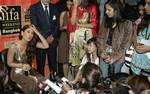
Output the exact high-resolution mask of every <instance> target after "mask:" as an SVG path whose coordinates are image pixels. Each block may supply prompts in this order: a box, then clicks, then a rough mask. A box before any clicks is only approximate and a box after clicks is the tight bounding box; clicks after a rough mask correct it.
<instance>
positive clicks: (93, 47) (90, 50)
mask: <svg viewBox="0 0 150 94" xmlns="http://www.w3.org/2000/svg"><path fill="white" fill-rule="evenodd" d="M96 51H97V48H96V45H95V44H94V43H93V42H91V43H89V44H88V45H87V52H88V53H89V54H92V53H94V52H96Z"/></svg>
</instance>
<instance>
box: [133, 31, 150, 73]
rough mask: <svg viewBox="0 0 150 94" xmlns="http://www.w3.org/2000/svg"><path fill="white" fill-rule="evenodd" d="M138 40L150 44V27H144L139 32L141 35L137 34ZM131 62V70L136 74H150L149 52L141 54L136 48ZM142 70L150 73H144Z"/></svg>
mask: <svg viewBox="0 0 150 94" xmlns="http://www.w3.org/2000/svg"><path fill="white" fill-rule="evenodd" d="M146 34H147V36H148V37H147V38H146V37H145V35H146ZM146 41H147V44H146ZM137 42H138V43H142V44H145V45H147V46H150V28H148V29H144V30H143V31H142V32H140V33H139V35H138V36H137ZM149 53H150V52H149ZM131 63H132V64H131V70H132V71H133V72H134V73H135V74H137V75H145V76H150V58H149V56H148V53H142V54H139V53H137V52H136V51H135V50H134V52H133V54H132V61H131ZM142 70H144V71H147V72H149V73H148V74H147V73H142Z"/></svg>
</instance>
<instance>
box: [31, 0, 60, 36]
mask: <svg viewBox="0 0 150 94" xmlns="http://www.w3.org/2000/svg"><path fill="white" fill-rule="evenodd" d="M59 15H60V10H59V8H58V7H57V6H56V5H52V4H49V18H48V19H47V17H46V14H45V12H44V9H43V7H42V4H41V2H38V3H36V4H33V5H32V6H31V7H30V20H31V23H32V24H34V25H35V26H36V27H37V29H38V30H39V32H40V33H41V34H42V35H43V36H44V37H45V38H47V37H48V36H49V35H51V34H52V35H53V37H57V36H58V29H59Z"/></svg>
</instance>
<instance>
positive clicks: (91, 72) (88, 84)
mask: <svg viewBox="0 0 150 94" xmlns="http://www.w3.org/2000/svg"><path fill="white" fill-rule="evenodd" d="M100 77H101V74H100V70H99V67H98V66H97V65H96V64H93V63H91V62H87V63H86V64H85V65H84V66H83V68H82V69H81V70H80V76H79V79H78V81H79V89H76V90H71V89H70V87H68V85H67V84H64V85H63V89H64V91H65V92H66V93H65V94H100V91H99V90H98V89H97V86H98V83H99V81H100Z"/></svg>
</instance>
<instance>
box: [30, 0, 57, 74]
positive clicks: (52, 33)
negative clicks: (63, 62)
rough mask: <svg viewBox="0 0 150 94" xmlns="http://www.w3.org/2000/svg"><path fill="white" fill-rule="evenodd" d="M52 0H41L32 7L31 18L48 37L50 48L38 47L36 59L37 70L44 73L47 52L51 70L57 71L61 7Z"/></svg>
mask: <svg viewBox="0 0 150 94" xmlns="http://www.w3.org/2000/svg"><path fill="white" fill-rule="evenodd" d="M49 1H50V0H40V1H39V2H38V3H36V4H33V5H31V7H30V20H31V23H32V24H34V25H35V26H36V27H37V29H38V30H39V32H40V33H41V34H42V35H43V36H44V37H45V38H46V39H47V42H48V43H49V48H48V49H46V50H44V49H37V51H36V61H37V71H38V72H39V73H41V74H43V75H44V67H45V59H46V54H47V56H48V65H49V69H50V72H53V73H54V72H56V71H57V63H56V48H57V44H58V29H59V14H60V9H59V7H57V6H56V5H54V4H50V3H49Z"/></svg>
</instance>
